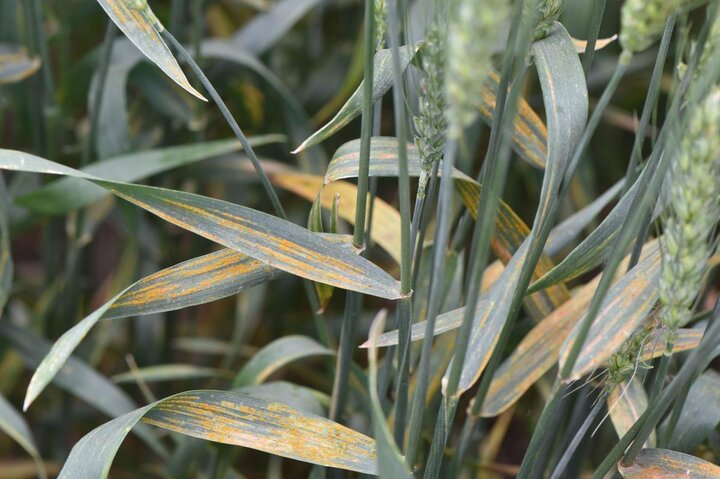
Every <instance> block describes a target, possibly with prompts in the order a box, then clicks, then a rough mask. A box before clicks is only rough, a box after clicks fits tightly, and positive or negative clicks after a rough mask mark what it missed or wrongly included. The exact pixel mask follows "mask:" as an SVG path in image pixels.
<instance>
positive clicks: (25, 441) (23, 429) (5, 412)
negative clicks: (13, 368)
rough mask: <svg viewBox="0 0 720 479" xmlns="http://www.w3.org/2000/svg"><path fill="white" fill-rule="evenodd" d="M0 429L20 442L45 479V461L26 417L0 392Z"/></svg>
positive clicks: (42, 478)
mask: <svg viewBox="0 0 720 479" xmlns="http://www.w3.org/2000/svg"><path fill="white" fill-rule="evenodd" d="M0 431H4V432H5V434H7V435H9V436H10V437H11V438H12V439H13V441H15V442H16V443H18V444H20V447H22V448H23V449H24V450H25V452H27V453H28V454H29V455H30V457H32V460H33V461H34V462H35V467H36V468H37V472H38V475H39V476H40V478H41V479H45V478H46V477H47V472H46V471H45V464H44V463H43V460H42V457H40V453H39V452H38V449H37V446H36V445H35V439H34V438H33V436H32V432H30V428H29V427H28V425H27V423H26V422H25V419H24V418H23V417H22V416H21V415H20V413H19V412H17V411H16V410H15V408H14V407H13V405H12V404H10V402H8V400H7V399H5V396H3V395H2V394H0Z"/></svg>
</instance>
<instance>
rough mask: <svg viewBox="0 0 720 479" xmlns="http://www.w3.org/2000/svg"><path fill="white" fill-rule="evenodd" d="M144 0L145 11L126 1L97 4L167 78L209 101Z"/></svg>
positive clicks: (116, 0) (108, 0) (118, 0)
mask: <svg viewBox="0 0 720 479" xmlns="http://www.w3.org/2000/svg"><path fill="white" fill-rule="evenodd" d="M142 1H143V2H145V10H138V9H134V8H131V7H130V6H129V3H130V2H128V1H127V0H98V3H99V4H100V6H101V7H102V8H103V10H105V13H106V14H107V15H108V16H109V17H110V18H111V19H112V21H113V22H114V23H115V25H117V26H118V28H120V30H121V31H122V32H123V33H124V34H125V36H126V37H128V39H129V40H130V41H131V42H132V43H133V44H134V45H135V46H136V47H137V48H138V50H140V51H141V52H142V53H143V55H145V56H146V57H147V58H148V59H149V60H150V61H151V62H153V63H154V64H156V65H157V66H158V67H160V69H161V70H162V71H163V72H164V73H165V74H166V75H167V76H168V77H170V78H171V79H172V80H173V81H174V82H175V83H177V84H178V85H180V86H181V87H182V88H183V89H184V90H185V91H187V92H188V93H190V94H191V95H193V96H195V97H197V98H199V99H200V100H203V101H207V99H206V98H205V97H204V96H202V95H201V94H200V93H199V92H198V91H197V90H195V89H194V88H193V87H192V85H190V82H188V80H187V78H186V77H185V74H184V73H183V71H182V69H180V65H178V62H177V60H175V57H173V56H172V53H170V49H168V47H167V45H165V42H164V41H163V39H162V38H161V37H160V33H159V32H158V28H160V29H162V25H160V22H158V21H157V18H155V15H154V14H153V13H152V10H150V7H149V6H148V5H147V3H146V0H142Z"/></svg>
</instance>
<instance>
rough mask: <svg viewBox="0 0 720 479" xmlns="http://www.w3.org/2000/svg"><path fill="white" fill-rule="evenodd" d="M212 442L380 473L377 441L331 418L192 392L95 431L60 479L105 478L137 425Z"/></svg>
mask: <svg viewBox="0 0 720 479" xmlns="http://www.w3.org/2000/svg"><path fill="white" fill-rule="evenodd" d="M141 419H142V420H143V421H144V422H146V423H149V424H152V425H154V426H157V427H161V428H164V429H168V430H171V431H175V432H178V433H180V434H185V435H187V436H192V437H197V438H201V439H205V440H208V441H215V442H220V443H223V444H232V445H236V446H242V447H249V448H252V449H256V450H259V451H264V452H268V453H270V454H275V455H278V456H283V457H287V458H291V459H297V460H300V461H306V462H310V463H312V464H319V465H322V466H327V467H336V468H340V469H347V470H351V471H358V472H362V473H365V474H376V473H377V463H376V458H375V457H376V452H375V441H373V440H372V439H370V438H369V437H367V436H364V435H362V434H360V433H358V432H355V431H353V430H352V429H349V428H347V427H345V426H342V425H340V424H337V423H335V422H333V421H330V420H329V419H326V418H323V417H320V416H315V415H312V414H308V413H306V412H303V411H300V410H298V409H295V408H294V407H291V406H288V405H286V404H283V403H280V402H271V401H266V400H264V399H259V398H256V397H252V396H249V395H247V394H242V393H239V392H231V391H189V392H184V393H180V394H177V395H175V396H171V397H169V398H166V399H162V400H160V401H157V402H155V403H153V404H150V405H148V406H145V407H143V408H140V409H137V410H135V411H132V412H130V413H128V414H125V415H124V416H120V417H118V418H116V419H114V420H112V421H110V422H108V423H105V424H103V425H102V426H100V427H98V428H96V429H94V430H93V431H91V432H90V433H88V434H87V435H86V436H85V437H83V438H82V439H81V440H80V442H78V443H77V444H76V445H75V447H73V450H72V451H71V452H70V456H69V457H68V459H67V462H66V463H65V465H64V466H63V469H62V471H60V476H59V479H104V478H106V477H107V476H108V473H109V471H110V466H111V465H112V461H113V458H114V457H115V454H116V453H117V451H118V449H119V448H120V445H121V444H122V442H123V440H124V439H125V436H126V435H127V433H128V432H129V431H130V429H132V427H133V426H135V424H137V422H138V421H140V420H141Z"/></svg>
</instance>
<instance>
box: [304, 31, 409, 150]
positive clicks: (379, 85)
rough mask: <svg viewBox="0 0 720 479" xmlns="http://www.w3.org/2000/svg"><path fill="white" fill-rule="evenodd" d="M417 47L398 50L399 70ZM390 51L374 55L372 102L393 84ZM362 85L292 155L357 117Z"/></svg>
mask: <svg viewBox="0 0 720 479" xmlns="http://www.w3.org/2000/svg"><path fill="white" fill-rule="evenodd" d="M417 51H418V47H413V46H409V45H406V46H404V47H401V48H400V50H399V55H400V68H401V70H402V71H405V69H406V68H407V66H408V65H409V64H410V62H411V61H412V59H413V57H414V56H415V53H417ZM390 53H391V52H390V50H388V49H385V50H380V51H378V52H377V53H376V54H375V61H374V68H373V72H374V73H373V101H377V100H379V99H380V98H382V97H383V95H385V93H387V91H388V90H389V89H390V87H391V86H392V84H393V69H392V62H391V55H390ZM362 103H363V84H362V83H361V84H360V85H359V86H358V88H357V90H355V93H353V94H352V96H351V97H350V98H349V99H348V101H347V102H346V103H345V104H344V105H343V107H342V108H341V109H340V111H338V112H337V114H336V115H335V116H334V117H333V118H332V120H330V121H329V122H328V123H327V124H326V125H325V126H323V127H322V128H320V129H319V130H318V131H316V132H315V133H313V134H312V135H311V136H310V137H309V138H308V139H307V140H305V141H303V142H302V144H301V145H300V146H298V147H297V148H296V149H295V151H293V153H300V152H301V151H303V150H306V149H308V148H310V147H311V146H315V145H317V144H318V143H321V142H323V141H325V140H326V139H328V138H329V137H331V136H332V135H334V134H335V133H337V132H338V131H339V130H340V129H341V128H342V127H344V126H345V125H347V124H348V123H350V122H351V121H352V120H354V119H355V118H357V117H358V115H360V113H361V112H362Z"/></svg>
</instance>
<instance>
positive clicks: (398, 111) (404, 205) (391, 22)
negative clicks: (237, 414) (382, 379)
mask: <svg viewBox="0 0 720 479" xmlns="http://www.w3.org/2000/svg"><path fill="white" fill-rule="evenodd" d="M399 18H400V15H399V7H398V0H391V1H389V2H388V37H389V40H390V51H391V61H392V66H393V109H394V111H395V131H396V135H397V139H398V167H399V174H398V191H399V203H400V291H401V292H402V294H403V298H402V299H401V300H400V303H399V305H398V306H399V307H398V330H399V342H398V371H397V377H396V382H395V387H396V396H395V440H396V442H397V443H398V445H399V447H400V448H401V449H402V444H403V437H404V433H405V423H406V417H405V416H406V412H407V401H408V384H409V376H410V321H411V319H412V299H411V294H412V257H413V255H412V248H411V238H410V226H411V225H410V223H411V222H412V219H411V216H410V175H409V173H408V154H407V138H408V132H407V115H406V112H405V89H404V85H403V78H402V68H401V65H400V29H399Z"/></svg>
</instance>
